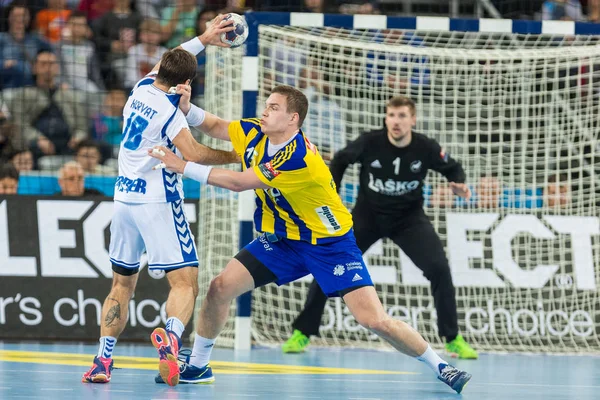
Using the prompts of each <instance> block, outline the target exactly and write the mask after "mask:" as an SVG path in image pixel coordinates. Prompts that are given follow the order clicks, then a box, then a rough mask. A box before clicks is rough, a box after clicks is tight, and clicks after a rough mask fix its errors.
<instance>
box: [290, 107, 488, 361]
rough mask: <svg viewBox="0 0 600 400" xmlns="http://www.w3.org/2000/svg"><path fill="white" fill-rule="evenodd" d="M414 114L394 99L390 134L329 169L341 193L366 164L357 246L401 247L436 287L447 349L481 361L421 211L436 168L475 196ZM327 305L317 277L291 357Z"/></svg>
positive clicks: (356, 146)
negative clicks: (385, 242) (385, 241)
mask: <svg viewBox="0 0 600 400" xmlns="http://www.w3.org/2000/svg"><path fill="white" fill-rule="evenodd" d="M415 111H416V108H415V103H414V102H413V101H412V100H411V99H409V98H407V97H394V98H392V99H390V100H389V101H388V103H387V111H386V115H385V125H386V128H387V129H383V130H379V131H373V132H369V133H365V134H363V135H361V136H360V137H359V138H358V139H357V140H355V141H354V142H352V143H350V144H349V145H348V146H347V147H346V148H344V149H342V150H340V151H339V152H338V153H337V154H335V156H334V158H333V160H332V161H331V165H330V170H331V174H332V176H333V180H334V181H335V184H336V187H337V188H338V189H339V187H340V184H341V182H342V177H343V176H344V171H345V170H346V168H348V165H350V164H354V163H360V164H361V170H360V189H359V193H358V198H357V200H356V205H355V207H354V209H353V211H352V219H353V220H354V235H355V236H356V244H357V245H358V248H359V249H360V251H361V252H363V253H364V252H365V251H367V249H368V248H369V247H371V245H372V244H373V243H375V242H376V241H378V240H379V239H381V238H384V237H387V238H390V239H391V240H392V241H393V242H394V243H396V244H397V245H398V246H399V247H400V248H401V249H402V251H404V252H405V253H406V255H407V256H408V257H409V258H410V259H411V260H412V261H413V262H414V263H415V265H416V266H417V267H418V268H420V269H421V270H422V271H423V274H424V275H425V277H426V278H427V279H428V280H429V281H430V282H431V292H432V294H433V299H434V304H435V308H436V311H437V316H438V332H439V335H440V336H442V337H444V338H445V339H446V350H447V351H448V352H449V353H450V354H451V355H453V356H458V357H459V358H467V359H475V358H477V352H475V350H473V349H472V348H471V346H469V345H468V343H466V342H465V340H464V339H463V337H462V336H461V335H459V334H458V322H457V314H456V299H455V293H454V286H453V285H452V276H451V274H450V266H449V265H448V260H447V259H446V255H445V254H444V248H443V246H442V243H441V241H440V239H439V237H438V236H437V234H436V232H435V230H434V228H433V226H432V225H431V223H430V222H429V219H428V218H427V216H426V215H425V213H424V212H423V208H422V207H423V181H424V179H425V177H426V175H427V171H428V170H429V169H433V170H434V171H437V172H440V173H441V174H442V175H444V176H445V177H446V178H447V179H448V181H449V182H450V187H451V189H452V191H453V192H454V193H455V194H456V195H458V196H460V197H465V198H467V199H468V198H469V197H470V195H471V192H470V190H469V188H468V186H467V185H465V183H464V182H465V173H464V171H463V169H462V167H461V165H460V163H458V162H457V161H455V160H454V159H452V158H451V157H450V156H449V155H448V153H446V152H445V151H444V150H443V149H442V148H441V147H440V145H439V144H438V143H437V142H436V141H435V140H433V139H429V138H427V137H425V136H423V135H421V134H419V133H415V132H412V127H413V126H414V125H415V123H416V114H415ZM326 302H327V297H326V296H325V294H324V293H323V291H322V290H321V288H320V287H319V286H318V285H317V282H316V280H314V281H313V282H312V284H311V286H310V289H309V292H308V297H307V299H306V304H305V305H304V309H303V310H302V312H301V313H300V315H299V316H298V318H296V320H295V321H294V322H293V324H292V327H293V328H294V332H293V334H292V337H291V338H290V339H288V341H287V342H286V343H285V344H284V345H283V351H284V353H298V352H301V351H304V349H305V348H306V346H308V344H309V341H310V339H309V338H310V336H311V335H318V334H319V325H320V323H321V315H322V314H323V310H324V308H325V303H326Z"/></svg>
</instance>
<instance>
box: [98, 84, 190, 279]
mask: <svg viewBox="0 0 600 400" xmlns="http://www.w3.org/2000/svg"><path fill="white" fill-rule="evenodd" d="M155 77H156V75H155V74H152V75H148V76H146V77H145V78H144V79H142V80H141V81H140V82H138V84H137V85H135V87H134V89H133V90H132V92H131V95H130V96H129V100H128V101H127V104H126V105H125V108H124V110H123V118H124V120H123V121H124V124H123V138H122V140H121V149H120V151H119V177H118V178H117V182H116V184H115V202H114V212H113V218H112V222H111V225H110V233H111V236H110V249H109V256H110V261H111V262H112V263H113V264H114V265H116V266H118V267H121V268H125V269H132V270H133V269H137V268H139V267H140V258H141V256H142V254H143V253H144V251H145V252H146V253H147V254H148V267H149V268H150V269H163V270H172V269H177V268H182V267H191V266H193V267H196V266H198V255H197V252H196V243H195V240H194V235H193V234H192V232H191V231H190V226H189V223H188V220H187V217H186V215H185V212H184V206H183V188H182V184H181V176H180V175H178V174H176V173H173V172H169V171H167V170H165V169H157V170H152V167H154V166H155V165H157V164H158V162H159V161H158V160H156V159H154V158H152V157H150V156H149V155H148V149H151V148H153V147H154V146H157V145H162V146H165V147H168V148H169V149H171V150H172V151H174V152H175V153H176V154H178V155H179V156H181V155H180V154H179V153H178V152H177V149H176V148H175V146H174V145H173V143H172V140H173V139H174V138H175V137H176V136H177V134H178V133H179V132H180V131H181V130H182V129H184V128H188V124H187V121H186V119H185V116H184V115H183V113H182V112H181V111H180V110H179V98H180V96H179V95H176V94H168V93H165V92H164V91H162V90H161V89H159V88H157V87H156V86H154V85H153V83H154V80H155Z"/></svg>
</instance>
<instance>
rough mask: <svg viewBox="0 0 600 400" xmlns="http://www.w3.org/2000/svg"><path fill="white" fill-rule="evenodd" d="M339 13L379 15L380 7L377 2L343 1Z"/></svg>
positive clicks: (361, 0) (372, 0)
mask: <svg viewBox="0 0 600 400" xmlns="http://www.w3.org/2000/svg"><path fill="white" fill-rule="evenodd" d="M340 3H341V4H340V7H339V12H340V13H342V14H378V13H379V6H378V4H377V3H378V2H377V1H375V0H370V1H365V0H342V1H340Z"/></svg>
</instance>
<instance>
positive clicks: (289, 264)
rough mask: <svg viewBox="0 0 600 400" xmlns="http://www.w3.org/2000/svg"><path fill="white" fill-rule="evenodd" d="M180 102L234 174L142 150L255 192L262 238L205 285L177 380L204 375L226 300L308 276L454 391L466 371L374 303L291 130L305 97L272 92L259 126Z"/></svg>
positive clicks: (342, 219)
mask: <svg viewBox="0 0 600 400" xmlns="http://www.w3.org/2000/svg"><path fill="white" fill-rule="evenodd" d="M186 90H187V89H186ZM188 99H189V95H188V96H186V95H184V96H183V97H182V101H181V102H180V107H181V109H182V111H183V112H184V114H186V115H187V119H188V122H190V120H194V121H196V122H197V123H198V124H197V125H199V126H200V128H201V129H202V130H203V131H204V132H207V133H208V134H209V135H210V136H212V137H215V138H220V139H223V140H229V141H231V142H232V144H233V147H234V149H235V151H236V152H237V153H238V154H239V155H240V157H241V158H242V166H243V171H242V172H236V171H230V170H224V169H216V168H215V169H213V168H212V167H208V166H204V165H200V164H195V163H192V162H185V161H184V160H182V159H181V158H179V157H177V156H175V155H174V154H173V153H172V152H171V151H170V150H168V149H167V148H165V147H156V148H155V149H154V151H149V154H150V155H152V156H153V157H155V158H158V159H159V160H161V163H160V164H158V165H157V167H158V168H167V169H169V170H171V171H173V172H178V173H183V174H184V175H185V176H187V177H190V178H193V179H196V180H198V181H200V182H201V183H208V184H210V185H214V186H219V187H222V188H226V189H230V190H233V191H237V192H240V191H244V190H250V189H254V191H255V193H256V211H255V214H254V222H255V225H256V230H257V231H259V232H261V233H262V235H261V236H260V237H258V238H257V239H255V240H254V241H253V242H251V243H250V244H248V245H247V246H245V247H244V248H243V249H242V250H241V251H240V252H239V253H238V254H237V255H235V256H234V258H233V259H232V260H231V261H230V262H229V263H228V264H227V266H226V267H225V269H224V270H223V271H222V272H221V273H220V274H219V275H218V276H217V277H216V278H215V279H213V281H212V282H211V283H210V287H209V290H208V294H207V295H206V298H205V300H204V301H203V302H202V307H201V309H200V314H199V318H198V321H199V322H198V327H197V333H196V339H195V342H194V349H193V351H192V355H191V356H190V357H189V359H187V360H186V363H185V364H184V365H183V366H182V368H181V369H180V382H194V378H195V376H203V377H206V376H209V375H210V376H212V371H211V369H210V366H209V365H208V362H209V359H210V354H211V350H212V347H213V345H214V343H215V339H216V337H217V335H218V334H219V333H220V331H221V330H222V329H223V327H224V325H225V322H226V321H227V317H228V315H229V307H230V304H231V301H232V300H234V299H235V298H236V297H238V296H239V295H241V294H243V293H245V292H248V291H250V290H252V289H255V288H258V287H260V286H264V285H266V284H268V283H271V282H275V283H277V284H278V285H283V284H285V283H288V282H292V281H294V280H296V279H299V278H301V277H303V276H305V275H308V274H310V273H312V275H313V276H314V278H315V279H316V281H317V282H318V284H319V285H320V286H321V288H322V289H323V291H324V292H325V294H327V295H328V296H330V297H332V296H341V297H342V298H343V299H344V301H345V303H346V305H347V306H348V309H349V310H350V312H351V313H352V315H353V316H354V317H355V318H356V320H357V322H358V323H360V324H361V325H362V326H364V327H365V328H367V329H369V330H371V331H373V332H374V333H376V334H377V335H379V336H380V337H382V338H383V339H384V340H386V341H388V342H389V343H390V344H391V345H392V346H394V347H395V348H396V349H398V350H399V351H401V352H403V353H404V354H407V355H409V356H412V357H415V358H417V359H418V360H420V361H423V362H425V363H426V364H427V365H428V366H429V367H431V368H432V369H433V370H434V372H435V373H436V374H437V376H438V378H439V379H440V380H442V381H443V382H445V383H446V384H448V385H449V386H450V387H452V388H453V389H454V390H456V391H457V392H458V393H460V392H461V391H462V389H463V388H464V386H465V385H466V383H467V382H468V381H469V379H470V378H471V375H470V374H468V373H466V372H464V371H461V370H458V369H457V368H454V367H452V366H451V365H449V364H448V363H447V362H446V361H444V360H443V359H441V358H440V357H439V356H438V355H437V354H436V353H435V352H434V351H433V350H432V349H431V347H430V346H429V345H428V343H427V342H426V341H425V340H424V339H423V338H422V337H421V335H420V334H419V333H418V332H416V331H415V330H414V329H413V328H412V327H411V326H410V325H408V324H406V323H404V322H402V321H400V320H396V319H393V318H392V317H391V316H389V315H388V314H387V313H386V312H385V310H384V308H383V306H382V305H381V302H380V300H379V298H378V297H377V293H376V292H375V288H374V287H373V283H372V281H371V277H370V275H369V272H368V271H367V267H366V266H365V263H364V261H363V259H362V254H361V252H360V250H359V249H358V247H357V245H356V241H355V239H354V234H353V231H352V217H351V215H350V213H349V212H348V211H347V210H346V208H345V207H344V205H343V204H342V201H341V199H340V197H339V196H338V194H337V192H336V188H335V184H334V182H333V178H332V176H331V173H330V172H329V168H328V167H327V166H326V165H325V162H324V161H323V159H322V158H321V156H320V154H319V152H318V150H317V148H316V147H315V146H314V145H313V144H312V143H311V142H310V140H309V139H308V138H307V137H306V135H305V134H304V132H303V131H302V130H301V129H300V127H301V126H302V122H303V120H304V118H305V116H306V113H307V110H308V101H307V99H306V97H305V96H304V94H302V92H300V91H299V90H297V89H294V88H292V87H290V86H278V87H275V88H274V89H273V91H272V93H271V95H270V96H269V98H268V99H267V102H266V108H265V110H264V111H263V113H262V116H261V118H260V120H259V119H243V120H241V121H233V122H230V121H225V120H223V119H220V118H218V117H216V116H214V115H212V114H210V113H208V112H204V111H203V110H201V109H199V108H197V107H195V106H193V105H189V103H188ZM190 123H191V122H190Z"/></svg>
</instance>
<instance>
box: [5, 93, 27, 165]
mask: <svg viewBox="0 0 600 400" xmlns="http://www.w3.org/2000/svg"><path fill="white" fill-rule="evenodd" d="M19 139H20V135H19V134H18V131H17V129H16V126H15V125H14V124H13V123H12V122H11V121H10V112H9V111H8V107H7V106H6V104H4V103H3V102H2V99H0V160H1V159H3V158H6V157H7V155H8V154H9V153H11V152H12V151H13V149H14V148H15V146H17V145H19V144H21V142H22V141H21V140H19Z"/></svg>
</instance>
